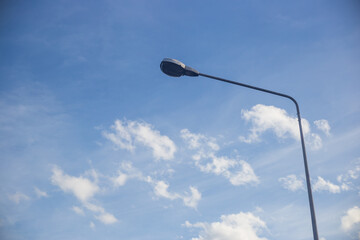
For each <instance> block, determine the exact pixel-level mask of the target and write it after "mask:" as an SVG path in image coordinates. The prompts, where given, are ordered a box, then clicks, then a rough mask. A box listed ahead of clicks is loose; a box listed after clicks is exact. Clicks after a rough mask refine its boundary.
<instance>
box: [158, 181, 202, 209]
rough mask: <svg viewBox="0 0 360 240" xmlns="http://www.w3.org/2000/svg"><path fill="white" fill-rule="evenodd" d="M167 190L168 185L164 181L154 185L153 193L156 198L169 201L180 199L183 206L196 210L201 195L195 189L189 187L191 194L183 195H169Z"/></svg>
mask: <svg viewBox="0 0 360 240" xmlns="http://www.w3.org/2000/svg"><path fill="white" fill-rule="evenodd" d="M168 188H169V184H167V183H165V182H164V181H157V182H155V183H154V192H155V194H156V195H157V196H159V197H163V198H167V199H170V200H175V199H182V200H183V202H184V205H185V206H188V207H191V208H195V209H196V208H197V205H198V203H199V201H200V200H201V193H200V192H199V191H198V190H197V189H196V188H195V187H190V192H191V194H188V193H185V194H183V195H181V194H178V193H170V192H169V191H168Z"/></svg>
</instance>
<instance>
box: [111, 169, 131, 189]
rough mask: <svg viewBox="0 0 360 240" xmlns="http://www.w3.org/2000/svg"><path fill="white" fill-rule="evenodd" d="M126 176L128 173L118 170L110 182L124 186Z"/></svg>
mask: <svg viewBox="0 0 360 240" xmlns="http://www.w3.org/2000/svg"><path fill="white" fill-rule="evenodd" d="M128 178H129V177H128V175H126V174H125V173H122V172H121V171H119V172H118V176H117V177H114V178H112V182H113V184H114V186H115V187H119V186H124V185H125V183H126V181H127V179H128Z"/></svg>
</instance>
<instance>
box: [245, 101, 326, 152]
mask: <svg viewBox="0 0 360 240" xmlns="http://www.w3.org/2000/svg"><path fill="white" fill-rule="evenodd" d="M242 118H243V119H245V120H246V121H248V122H251V124H252V127H251V129H250V134H249V136H248V137H244V136H240V138H239V139H240V141H242V142H245V143H253V142H259V141H261V140H260V135H261V134H262V133H264V132H266V131H268V130H271V131H273V132H274V133H275V135H276V136H277V137H278V138H293V139H296V140H300V133H299V124H298V120H297V117H290V116H289V115H288V114H287V112H286V111H285V110H284V109H281V108H277V107H274V106H266V105H262V104H258V105H255V106H254V107H252V108H251V110H242ZM321 121H322V123H323V122H324V121H325V120H321ZM301 123H302V127H303V133H304V136H305V139H306V141H307V143H308V144H309V145H310V146H311V147H312V148H313V149H319V148H321V147H322V140H321V138H320V136H319V135H317V134H315V133H311V130H310V124H309V122H308V121H307V120H306V119H302V120H301Z"/></svg>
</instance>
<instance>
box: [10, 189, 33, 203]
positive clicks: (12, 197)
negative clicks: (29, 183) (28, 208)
mask: <svg viewBox="0 0 360 240" xmlns="http://www.w3.org/2000/svg"><path fill="white" fill-rule="evenodd" d="M8 197H9V199H10V200H11V201H13V202H15V203H16V204H19V203H20V202H22V201H28V200H30V197H28V196H27V195H25V194H24V193H21V192H16V193H15V194H12V195H9V196H8Z"/></svg>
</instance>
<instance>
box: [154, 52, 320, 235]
mask: <svg viewBox="0 0 360 240" xmlns="http://www.w3.org/2000/svg"><path fill="white" fill-rule="evenodd" d="M160 69H161V71H163V72H164V73H165V74H166V75H169V76H171V77H181V76H184V75H185V76H190V77H197V76H203V77H207V78H212V79H215V80H218V81H222V82H227V83H231V84H235V85H238V86H242V87H246V88H251V89H254V90H257V91H261V92H266V93H270V94H273V95H277V96H280V97H284V98H288V99H290V100H291V101H292V102H293V103H294V104H295V106H296V112H297V117H298V123H299V130H300V138H301V147H302V153H303V158H304V167H305V177H306V186H307V192H308V197H309V205H310V214H311V223H312V229H313V235H314V240H319V236H318V231H317V226H316V216H315V208H314V201H313V197H312V191H311V183H310V174H309V168H308V163H307V157H306V150H305V140H304V134H303V131H302V125H301V116H300V109H299V105H298V103H297V102H296V100H295V99H294V98H293V97H291V96H289V95H286V94H283V93H278V92H274V91H271V90H267V89H264V88H259V87H255V86H251V85H248V84H244V83H239V82H235V81H230V80H226V79H223V78H219V77H214V76H211V75H207V74H203V73H200V72H199V71H197V70H195V69H193V68H191V67H189V66H186V65H185V64H184V63H182V62H180V61H178V60H175V59H171V58H164V59H163V60H162V62H161V64H160Z"/></svg>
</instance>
